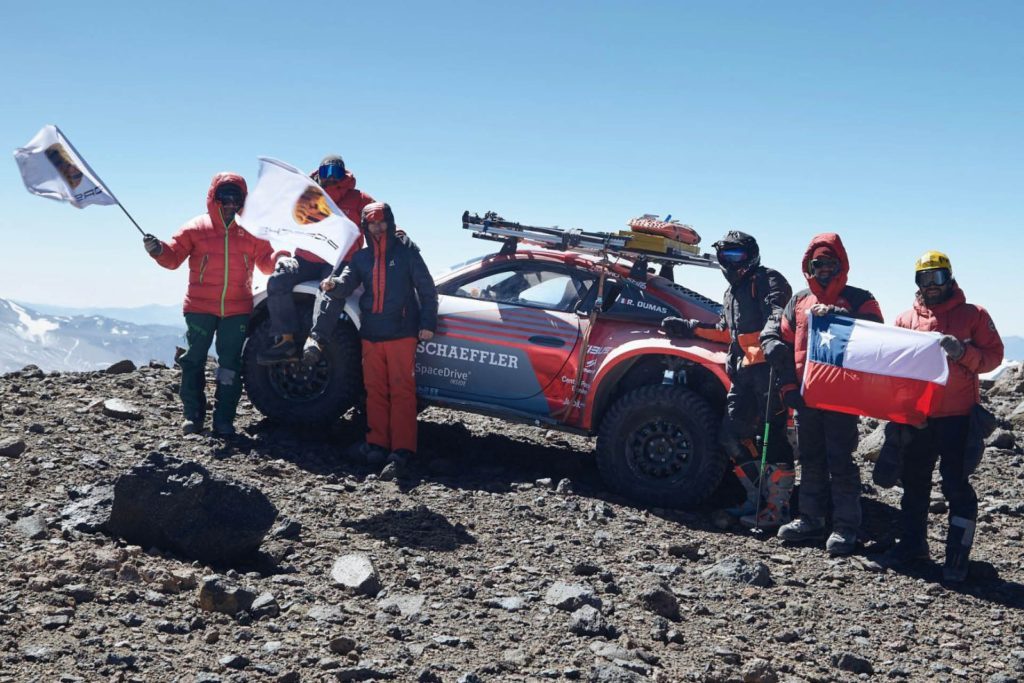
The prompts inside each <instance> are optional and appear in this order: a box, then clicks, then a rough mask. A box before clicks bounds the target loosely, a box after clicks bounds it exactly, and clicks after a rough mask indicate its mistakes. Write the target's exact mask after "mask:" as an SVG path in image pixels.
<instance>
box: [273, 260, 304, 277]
mask: <svg viewBox="0 0 1024 683" xmlns="http://www.w3.org/2000/svg"><path fill="white" fill-rule="evenodd" d="M298 271H299V260H298V259H296V258H295V257H293V256H282V257H281V258H279V259H277V263H275V264H274V273H275V274H277V273H297V272H298Z"/></svg>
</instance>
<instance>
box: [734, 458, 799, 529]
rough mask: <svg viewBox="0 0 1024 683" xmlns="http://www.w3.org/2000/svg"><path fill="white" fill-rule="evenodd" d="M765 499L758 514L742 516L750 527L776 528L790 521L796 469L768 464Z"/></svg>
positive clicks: (742, 519) (741, 519)
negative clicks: (790, 498)
mask: <svg viewBox="0 0 1024 683" xmlns="http://www.w3.org/2000/svg"><path fill="white" fill-rule="evenodd" d="M764 476H765V477H766V479H765V482H764V490H765V499H764V502H763V503H762V504H761V506H760V510H759V511H758V512H757V514H749V515H745V516H743V517H740V523H741V524H743V525H744V526H748V527H759V528H765V529H774V528H776V527H780V526H782V525H783V524H786V523H787V522H789V496H790V494H792V493H793V485H794V484H795V483H796V470H794V469H793V468H792V467H788V466H786V465H766V466H765V472H764Z"/></svg>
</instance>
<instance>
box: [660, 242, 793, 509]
mask: <svg viewBox="0 0 1024 683" xmlns="http://www.w3.org/2000/svg"><path fill="white" fill-rule="evenodd" d="M713 246H714V249H715V252H716V255H717V257H718V264H719V266H721V268H722V273H723V274H724V275H725V279H726V280H728V281H729V288H728V289H727V290H725V296H724V298H723V304H722V316H721V319H720V320H719V321H718V323H717V324H716V325H706V324H704V323H700V322H698V321H696V320H685V319H683V318H665V320H663V321H662V327H663V328H664V329H665V331H666V332H667V333H668V334H669V335H670V336H674V337H694V336H695V337H699V338H701V339H707V340H709V341H717V342H721V343H724V344H728V345H729V358H728V361H727V362H726V372H727V373H728V375H729V378H730V379H731V380H732V386H731V387H730V388H729V394H728V396H727V405H726V414H725V419H724V420H723V422H722V430H721V434H720V442H721V445H722V447H723V448H724V449H725V451H726V452H727V453H728V454H729V456H730V457H731V458H732V461H733V465H734V467H733V471H734V472H735V474H736V476H737V478H739V480H740V483H742V484H743V488H744V489H745V491H746V492H747V500H746V502H745V503H744V504H743V505H742V506H740V507H739V508H734V509H731V510H730V512H732V513H734V514H736V515H738V516H739V517H740V521H741V522H742V523H744V524H746V525H748V526H755V525H757V526H760V527H777V526H779V525H781V524H784V523H785V522H787V521H788V517H789V495H790V493H791V492H792V489H793V483H794V480H795V479H796V473H795V471H794V469H793V449H792V447H791V446H790V445H789V441H788V440H787V439H786V418H787V413H786V409H785V407H784V406H780V405H773V406H772V413H771V417H770V419H769V423H770V430H771V434H770V437H769V439H768V457H767V460H768V463H770V464H769V465H768V466H767V467H766V468H765V472H764V473H763V476H764V477H766V479H765V481H764V487H763V490H764V494H765V500H764V502H763V504H762V503H761V501H760V496H759V490H761V487H760V486H759V482H758V478H759V477H760V476H761V473H760V472H759V470H760V459H761V458H760V454H759V452H758V449H757V446H756V444H755V439H756V438H757V437H758V436H760V435H761V434H762V433H763V429H764V416H765V412H766V409H767V407H768V401H769V399H770V398H774V397H775V395H776V394H777V393H778V392H777V391H776V390H775V387H773V386H770V385H769V384H770V379H771V372H770V369H769V366H768V364H767V363H765V358H764V352H763V351H762V349H761V342H760V340H759V336H760V334H761V330H762V329H763V328H764V326H765V323H766V322H767V321H768V320H769V318H771V317H772V316H773V315H780V314H781V313H782V308H783V307H784V306H785V305H786V302H787V301H789V297H790V296H791V295H792V293H793V290H792V289H791V288H790V286H789V282H787V281H786V278H785V277H783V276H782V274H781V273H779V272H778V271H776V270H772V269H771V268H766V267H765V266H762V265H761V253H760V249H759V247H758V245H757V240H755V239H754V238H753V237H751V236H750V235H748V234H746V233H744V232H739V231H736V230H732V231H730V232H728V233H726V235H725V237H723V238H722V239H721V240H719V241H718V242H716V243H715V244H714V245H713ZM773 403H774V404H777V403H778V402H777V401H773ZM757 511H760V515H759V517H758V516H757V515H756V512H757Z"/></svg>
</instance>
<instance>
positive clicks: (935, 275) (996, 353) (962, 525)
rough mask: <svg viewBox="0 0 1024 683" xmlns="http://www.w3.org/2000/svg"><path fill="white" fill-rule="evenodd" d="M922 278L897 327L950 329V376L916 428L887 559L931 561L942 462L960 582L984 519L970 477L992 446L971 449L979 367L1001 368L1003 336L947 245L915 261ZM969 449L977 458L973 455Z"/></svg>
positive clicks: (953, 574) (950, 562)
mask: <svg viewBox="0 0 1024 683" xmlns="http://www.w3.org/2000/svg"><path fill="white" fill-rule="evenodd" d="M914 280H915V282H916V284H917V294H916V296H915V299H914V306H913V308H911V309H910V310H909V311H905V312H903V313H901V314H900V315H899V317H898V318H896V326H897V327H905V328H907V329H910V330H921V331H923V332H938V333H940V334H942V340H941V341H940V344H941V345H942V349H943V350H944V351H945V352H946V355H947V356H948V357H949V358H948V362H949V379H948V381H947V382H946V386H945V387H943V390H942V393H941V394H940V396H941V398H940V402H939V405H938V408H937V409H936V410H935V412H933V413H932V416H931V417H929V418H928V421H927V422H926V423H925V424H924V425H922V427H921V429H913V430H910V431H911V432H912V434H911V435H910V443H909V445H907V447H906V450H905V452H904V456H903V469H902V476H901V477H900V479H901V480H902V482H903V498H902V500H901V501H900V539H899V542H898V543H897V544H896V546H895V547H894V548H893V549H892V550H891V551H890V552H889V554H888V557H887V559H888V560H889V561H891V562H893V563H894V564H900V563H911V562H914V561H916V560H926V559H928V539H927V535H926V531H927V527H928V504H929V502H930V498H931V489H932V471H933V470H934V469H935V463H936V461H938V462H939V472H940V473H941V474H942V493H943V495H944V496H945V497H946V500H947V501H949V530H948V532H947V534H946V561H945V564H944V566H943V568H942V577H943V579H944V580H945V581H948V582H951V583H959V582H962V581H964V580H965V579H966V578H967V570H968V559H969V558H970V554H971V546H972V545H973V544H974V528H975V523H976V521H977V518H978V495H977V493H975V491H974V487H972V486H971V482H970V476H971V474H972V473H973V472H974V469H975V468H976V467H977V466H978V461H979V460H980V457H981V453H982V451H983V450H984V448H983V446H981V445H980V444H975V445H974V447H973V448H970V446H971V443H970V440H971V438H978V439H979V440H980V438H981V437H974V435H972V434H971V414H972V411H973V410H975V407H976V406H977V404H978V403H979V401H980V393H979V381H978V373H981V372H988V371H990V370H994V369H996V368H997V367H999V364H1000V363H1001V362H1002V360H1003V340H1002V339H1001V338H1000V336H999V332H998V331H996V326H995V323H993V322H992V318H991V316H989V314H988V311H986V310H985V309H984V308H982V307H981V306H976V305H974V304H969V303H967V297H966V296H964V292H963V290H962V289H960V285H958V284H957V282H956V280H955V279H953V266H952V265H951V264H950V261H949V257H948V256H946V255H945V254H943V253H942V252H940V251H928V252H925V253H924V254H923V255H922V256H921V258H919V259H918V260H917V263H916V264H915V265H914ZM968 451H973V452H974V453H975V454H976V455H975V457H974V458H971V457H969V455H968Z"/></svg>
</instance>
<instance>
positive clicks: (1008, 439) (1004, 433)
mask: <svg viewBox="0 0 1024 683" xmlns="http://www.w3.org/2000/svg"><path fill="white" fill-rule="evenodd" d="M985 445H986V446H991V447H992V448H1002V449H1003V450H1007V451H1012V450H1013V449H1015V448H1016V447H1017V437H1015V436H1014V435H1013V432H1011V431H1009V430H1006V429H997V430H995V431H994V432H992V435H991V436H989V437H988V439H987V440H986V441H985Z"/></svg>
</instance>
